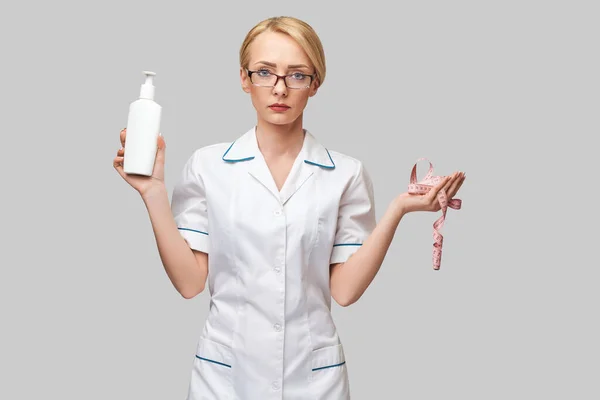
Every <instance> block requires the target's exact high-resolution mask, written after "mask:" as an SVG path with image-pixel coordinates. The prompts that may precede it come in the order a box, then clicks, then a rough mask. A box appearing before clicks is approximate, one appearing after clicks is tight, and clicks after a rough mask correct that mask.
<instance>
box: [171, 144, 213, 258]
mask: <svg viewBox="0 0 600 400" xmlns="http://www.w3.org/2000/svg"><path fill="white" fill-rule="evenodd" d="M196 155H197V153H194V154H193V155H192V156H191V157H190V158H189V159H188V161H187V162H186V163H185V165H184V166H183V171H182V173H181V176H180V178H179V181H178V182H177V183H176V184H175V187H174V189H173V196H172V198H171V211H172V213H173V217H174V218H175V224H176V225H177V229H179V232H180V233H181V236H183V238H184V239H185V240H186V242H187V243H188V245H189V246H190V248H192V249H194V250H199V251H202V252H205V253H208V250H209V244H210V242H209V236H208V210H207V204H206V192H205V187H204V182H203V180H202V176H201V175H200V173H199V171H198V169H197V167H196V165H197V164H196V161H195V160H196Z"/></svg>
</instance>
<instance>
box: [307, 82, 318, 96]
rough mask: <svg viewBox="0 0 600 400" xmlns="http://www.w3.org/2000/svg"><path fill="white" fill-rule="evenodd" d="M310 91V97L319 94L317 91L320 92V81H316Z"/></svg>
mask: <svg viewBox="0 0 600 400" xmlns="http://www.w3.org/2000/svg"><path fill="white" fill-rule="evenodd" d="M309 90H310V91H309V92H308V97H313V96H314V95H315V94H317V91H318V90H319V81H318V80H317V79H315V81H314V82H313V83H312V85H310V89H309Z"/></svg>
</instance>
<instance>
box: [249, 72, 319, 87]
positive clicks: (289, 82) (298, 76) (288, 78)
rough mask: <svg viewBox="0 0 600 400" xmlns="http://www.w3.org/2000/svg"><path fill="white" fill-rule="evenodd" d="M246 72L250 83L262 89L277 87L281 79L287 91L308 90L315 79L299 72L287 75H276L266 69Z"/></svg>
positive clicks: (313, 76)
mask: <svg viewBox="0 0 600 400" xmlns="http://www.w3.org/2000/svg"><path fill="white" fill-rule="evenodd" d="M246 71H247V72H248V77H250V82H252V84H253V85H256V86H262V87H273V86H275V85H277V82H279V78H282V79H283V81H284V82H285V86H286V87H288V88H289V89H308V88H309V87H310V84H311V83H312V81H313V79H314V78H315V75H310V74H303V73H301V72H294V73H293V74H289V75H277V74H274V73H272V72H270V71H268V70H266V69H259V70H256V71H250V70H249V69H246Z"/></svg>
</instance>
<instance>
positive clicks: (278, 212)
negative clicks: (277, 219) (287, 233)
mask: <svg viewBox="0 0 600 400" xmlns="http://www.w3.org/2000/svg"><path fill="white" fill-rule="evenodd" d="M273 214H275V215H277V216H279V215H281V210H275V212H274V213H273Z"/></svg>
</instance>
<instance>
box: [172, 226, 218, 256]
mask: <svg viewBox="0 0 600 400" xmlns="http://www.w3.org/2000/svg"><path fill="white" fill-rule="evenodd" d="M178 229H179V233H181V236H183V238H184V239H185V240H186V242H187V243H188V245H189V246H190V248H191V249H194V250H198V251H202V252H204V253H207V254H208V250H209V245H210V240H209V238H208V233H206V232H203V231H199V230H196V229H189V228H178Z"/></svg>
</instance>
